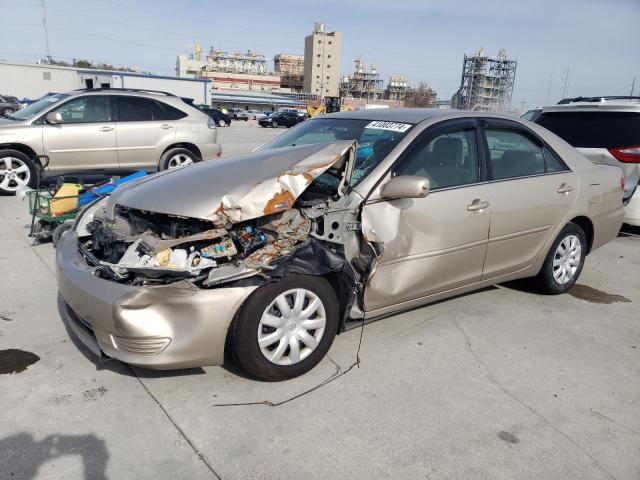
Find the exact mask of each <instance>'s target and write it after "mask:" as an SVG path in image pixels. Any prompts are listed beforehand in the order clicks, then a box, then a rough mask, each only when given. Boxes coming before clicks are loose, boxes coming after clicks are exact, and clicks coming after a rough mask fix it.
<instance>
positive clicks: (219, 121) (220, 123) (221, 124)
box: [218, 118, 227, 127]
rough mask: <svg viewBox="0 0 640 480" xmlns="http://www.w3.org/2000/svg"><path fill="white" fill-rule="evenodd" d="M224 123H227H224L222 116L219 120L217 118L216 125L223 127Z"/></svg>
mask: <svg viewBox="0 0 640 480" xmlns="http://www.w3.org/2000/svg"><path fill="white" fill-rule="evenodd" d="M225 125H227V123H225V121H224V120H223V119H222V118H221V119H220V120H218V126H219V127H224V126H225Z"/></svg>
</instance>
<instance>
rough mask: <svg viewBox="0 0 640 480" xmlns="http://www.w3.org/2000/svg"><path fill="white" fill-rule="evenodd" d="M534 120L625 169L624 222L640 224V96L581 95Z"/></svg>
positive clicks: (600, 160)
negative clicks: (586, 96) (587, 96)
mask: <svg viewBox="0 0 640 480" xmlns="http://www.w3.org/2000/svg"><path fill="white" fill-rule="evenodd" d="M535 122H536V123H537V124H539V125H542V126H543V127H545V128H546V129H548V130H551V131H552V132H553V133H555V134H556V135H558V136H559V137H561V138H563V139H564V140H566V141H567V142H569V143H570V144H571V145H573V146H574V147H576V148H577V149H578V150H579V151H580V152H581V153H582V154H584V155H585V156H586V157H587V158H588V159H589V160H591V161H593V162H597V163H606V164H608V165H615V166H617V167H620V168H621V169H622V171H623V173H624V195H623V203H624V208H625V219H624V222H625V223H627V224H629V225H635V226H640V187H639V184H640V97H589V98H585V97H578V98H573V99H565V100H562V101H561V103H560V104H558V105H552V106H548V107H544V108H543V109H542V113H541V114H540V115H539V116H538V117H537V118H536V119H535Z"/></svg>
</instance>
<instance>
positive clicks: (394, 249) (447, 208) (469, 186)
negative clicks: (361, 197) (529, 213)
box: [362, 120, 491, 315]
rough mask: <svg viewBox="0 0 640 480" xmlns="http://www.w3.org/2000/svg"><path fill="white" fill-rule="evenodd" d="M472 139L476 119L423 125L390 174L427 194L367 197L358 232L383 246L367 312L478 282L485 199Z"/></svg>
mask: <svg viewBox="0 0 640 480" xmlns="http://www.w3.org/2000/svg"><path fill="white" fill-rule="evenodd" d="M478 138H479V137H478V134H477V131H476V121H475V120H457V121H452V122H446V123H444V124H439V126H437V127H435V128H434V127H432V128H429V129H427V130H426V131H425V132H424V133H423V134H421V135H420V136H419V137H418V138H417V139H416V140H415V142H414V143H413V144H412V145H411V146H410V147H409V148H408V149H407V152H406V153H405V155H403V156H402V157H401V158H400V160H399V162H398V163H397V165H396V166H395V167H394V168H393V170H392V172H391V176H396V175H415V176H422V177H426V178H428V179H429V181H430V184H431V191H430V193H429V194H428V195H427V196H426V197H425V198H415V199H398V200H382V199H380V198H379V197H378V198H377V199H376V197H375V196H372V197H371V198H372V199H371V200H369V201H367V203H366V204H365V206H364V207H363V213H362V223H363V231H364V233H365V236H366V237H367V238H369V239H372V240H374V241H377V242H379V243H381V244H382V245H383V248H384V252H383V253H382V255H381V256H380V257H379V263H378V266H377V269H376V271H375V273H374V274H373V275H371V277H370V279H369V283H368V285H367V287H366V288H365V302H364V303H365V309H366V311H367V312H368V313H370V314H373V315H375V314H378V313H383V312H381V309H384V308H386V307H390V306H392V305H401V304H405V305H407V304H410V302H411V301H413V300H418V299H421V298H424V297H427V296H429V295H432V294H437V293H440V292H445V291H447V290H452V289H455V288H456V287H461V286H464V285H469V284H473V283H475V282H477V281H479V280H480V279H481V276H482V265H483V263H484V258H485V253H486V250H487V239H488V236H489V222H490V218H491V202H490V191H489V185H488V184H487V183H486V181H485V179H484V171H483V168H482V163H483V162H482V150H481V148H479V144H478ZM378 188H380V187H378Z"/></svg>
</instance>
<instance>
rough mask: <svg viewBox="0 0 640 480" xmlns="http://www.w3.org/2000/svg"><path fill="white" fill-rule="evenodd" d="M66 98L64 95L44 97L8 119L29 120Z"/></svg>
mask: <svg viewBox="0 0 640 480" xmlns="http://www.w3.org/2000/svg"><path fill="white" fill-rule="evenodd" d="M68 96H69V95H67V94H65V93H55V94H51V95H47V96H44V97H42V98H41V99H40V100H37V101H35V102H33V103H32V104H31V105H29V106H27V107H25V108H23V109H22V110H18V111H17V112H14V113H13V114H11V115H9V118H11V119H13V120H29V119H31V118H33V117H35V116H36V115H38V114H40V112H42V111H43V110H44V109H46V108H48V107H51V106H52V105H53V104H54V103H57V102H59V101H61V100H63V99H64V98H67V97H68Z"/></svg>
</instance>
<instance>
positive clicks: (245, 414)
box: [0, 124, 640, 480]
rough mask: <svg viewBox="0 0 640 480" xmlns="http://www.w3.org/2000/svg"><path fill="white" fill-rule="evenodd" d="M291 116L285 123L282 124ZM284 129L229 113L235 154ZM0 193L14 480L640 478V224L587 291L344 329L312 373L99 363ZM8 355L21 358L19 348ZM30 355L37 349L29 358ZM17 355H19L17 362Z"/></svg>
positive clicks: (6, 394)
mask: <svg viewBox="0 0 640 480" xmlns="http://www.w3.org/2000/svg"><path fill="white" fill-rule="evenodd" d="M280 131H283V130H280ZM276 133H279V131H274V130H270V129H269V130H267V129H262V128H260V127H257V126H253V125H247V124H241V125H237V124H233V125H232V126H231V127H229V128H222V129H219V139H220V141H221V143H222V144H223V151H224V156H229V155H232V154H237V153H241V152H242V151H247V150H250V149H251V148H253V147H254V146H257V145H259V144H260V143H262V142H263V141H265V140H267V139H268V138H271V137H272V136H273V135H275V134H276ZM28 222H29V218H28V215H27V213H26V205H25V204H24V203H22V202H20V201H19V200H18V199H17V198H13V197H1V198H0V271H1V272H2V273H3V276H2V285H1V286H0V350H9V349H18V350H21V351H23V352H26V353H22V354H20V355H19V358H18V360H25V361H26V362H33V361H34V360H35V357H34V356H33V355H36V356H37V357H38V358H39V359H38V360H37V361H35V363H32V364H31V365H29V366H28V367H27V368H26V369H25V370H22V371H19V372H18V373H13V374H9V373H5V372H6V371H7V370H8V371H12V370H14V369H15V368H12V367H11V366H10V362H9V361H8V360H7V359H6V358H4V359H2V358H0V406H1V407H2V408H1V409H0V478H1V479H5V478H7V479H8V478H11V479H16V480H17V479H32V478H39V479H43V478H46V479H75V478H88V479H102V478H109V479H129V478H135V479H146V478H153V479H172V480H173V479H178V478H189V479H201V478H202V479H212V478H213V479H215V478H223V479H232V478H265V479H266V478H274V479H275V478H283V479H289V478H291V479H298V478H403V479H405V478H407V479H408V478H422V479H424V478H429V479H514V478H518V479H544V480H549V479H577V478H579V479H611V478H615V479H620V480H622V479H629V480H636V479H638V478H640V381H639V379H640V375H639V374H640V325H639V320H640V318H639V316H638V313H637V305H638V303H639V302H640V276H639V275H638V270H639V268H640V236H639V234H640V231H638V230H637V229H636V230H633V231H631V230H630V231H629V233H628V234H623V235H621V236H619V237H618V238H617V239H615V240H614V241H613V242H611V243H610V244H608V245H606V246H605V247H603V248H601V249H599V250H597V251H595V252H594V253H593V254H592V255H590V256H589V257H588V258H587V262H586V265H585V268H584V271H583V273H582V276H581V278H580V280H579V285H578V286H576V287H574V289H573V290H572V291H571V294H566V295H562V296H555V297H546V296H540V295H537V294H535V293H532V292H531V291H529V290H527V289H526V288H523V287H522V286H521V285H519V284H515V285H514V284H508V285H500V286H497V287H495V288H490V289H485V290H483V291H480V292H476V293H473V294H469V295H464V296H461V297H458V298H455V299H451V300H447V301H443V302H439V303H437V304H434V305H431V306H428V307H425V308H421V309H416V310H413V311H410V312H406V313H403V314H400V315H396V316H392V317H389V318H386V319H384V320H380V321H377V322H374V323H371V324H369V325H367V326H366V327H365V328H364V332H363V338H362V348H361V351H360V360H361V361H360V365H359V367H356V368H353V369H351V370H350V371H349V372H348V373H346V374H345V375H343V376H341V377H339V378H337V379H336V380H335V381H332V382H330V383H328V384H326V385H324V386H322V387H320V388H318V389H316V390H314V391H312V392H310V393H308V394H306V395H303V396H301V397H299V398H296V399H293V400H291V401H289V402H286V403H284V404H281V405H279V406H270V405H267V404H255V405H239V406H218V405H220V404H230V403H245V402H263V401H269V402H273V403H278V402H282V401H285V400H287V399H289V398H291V397H293V396H295V395H298V394H299V393H301V392H304V391H306V390H309V389H310V388H312V387H314V386H316V385H318V384H321V383H322V382H324V381H325V380H326V379H328V378H331V377H332V375H334V374H335V373H336V372H338V371H345V370H347V369H348V368H349V366H351V365H352V363H353V362H354V360H355V355H356V351H357V347H358V343H359V340H360V334H361V332H360V329H354V330H350V331H348V332H346V333H344V334H342V335H340V336H339V337H337V339H336V342H335V343H334V345H333V347H332V348H331V350H330V352H329V357H328V358H326V359H325V360H323V361H322V362H321V363H320V365H319V366H318V367H316V369H314V370H313V371H312V372H310V373H309V374H307V375H305V376H303V377H301V378H298V379H294V380H291V381H288V382H284V383H275V384H269V383H261V382H256V381H253V380H250V379H247V378H244V377H243V376H241V375H239V374H238V372H237V371H236V369H235V367H234V366H233V365H229V366H225V367H206V368H203V369H191V370H183V371H177V372H152V371H146V370H142V369H137V368H130V367H127V366H125V365H123V364H120V363H118V362H115V361H106V362H98V361H97V360H96V359H95V358H94V357H91V354H89V353H87V352H84V351H81V350H80V349H79V348H78V347H77V346H76V345H74V343H73V342H72V341H71V340H70V339H69V336H68V334H67V332H66V330H65V328H64V326H63V324H62V322H61V320H60V317H59V313H58V301H57V295H56V284H55V279H54V274H53V271H54V270H53V264H54V250H53V248H52V246H51V244H43V245H38V246H32V245H31V241H30V239H28V238H27V235H26V234H27V227H28ZM5 355H6V354H5ZM17 363H20V362H19V361H18V362H17ZM18 369H19V368H18Z"/></svg>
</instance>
